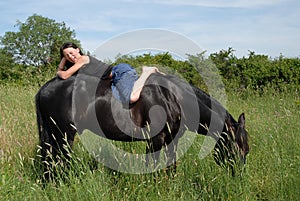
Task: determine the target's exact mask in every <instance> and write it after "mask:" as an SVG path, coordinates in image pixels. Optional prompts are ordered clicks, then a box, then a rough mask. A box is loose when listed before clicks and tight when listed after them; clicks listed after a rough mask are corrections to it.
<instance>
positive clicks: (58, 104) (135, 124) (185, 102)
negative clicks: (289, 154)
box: [35, 61, 249, 178]
mask: <svg viewBox="0 0 300 201" xmlns="http://www.w3.org/2000/svg"><path fill="white" fill-rule="evenodd" d="M95 62H96V61H95ZM95 62H94V64H93V65H95ZM92 63H93V62H92ZM96 63H97V62H96ZM93 65H92V64H91V65H87V66H86V67H84V68H83V67H82V68H81V69H80V70H79V72H78V73H77V74H76V75H73V76H72V77H70V78H68V79H66V80H63V79H60V78H59V77H54V78H53V79H51V80H49V81H48V82H46V83H45V84H44V85H43V86H42V87H41V88H40V89H39V91H38V92H37V94H36V96H35V102H36V115H37V124H38V131H39V139H40V147H41V157H42V161H43V165H44V174H45V177H47V178H49V177H50V176H51V171H49V169H50V168H49V166H50V162H51V160H54V161H58V160H60V158H65V160H69V159H70V158H69V157H70V155H69V151H70V150H69V149H71V148H72V145H73V142H74V138H75V135H76V133H78V134H81V133H83V131H84V130H89V131H92V132H93V133H95V134H96V135H99V136H100V137H103V138H106V139H109V140H114V141H123V142H134V141H146V142H147V146H146V153H147V154H148V155H147V160H146V163H149V158H148V156H150V157H151V158H153V159H154V161H155V162H156V161H158V159H159V157H160V156H159V155H160V152H161V150H162V149H163V148H166V149H165V150H166V155H167V162H166V164H167V165H166V166H167V167H168V168H169V167H171V166H172V167H174V169H176V160H177V159H176V150H177V146H178V140H179V139H180V138H182V137H183V136H184V135H185V133H186V131H187V130H190V131H192V132H195V133H197V134H202V135H207V136H210V137H211V138H212V139H215V142H216V143H215V146H214V151H215V152H214V153H215V154H214V158H215V160H216V162H217V164H219V165H220V164H224V163H225V162H226V161H228V160H232V161H235V162H241V163H245V161H246V155H247V154H248V152H249V146H248V133H247V131H246V129H245V115H244V113H242V114H241V115H240V116H239V118H238V121H236V120H235V119H234V118H233V117H232V115H231V114H230V113H229V112H228V111H227V110H226V109H225V108H224V107H223V106H222V105H221V104H220V103H219V102H218V101H217V100H216V99H214V98H213V97H211V96H210V95H209V94H208V93H206V92H204V91H203V90H201V89H199V88H198V87H195V86H193V85H191V84H188V83H186V82H184V81H183V80H181V79H179V78H178V77H176V76H174V75H165V74H161V73H154V74H152V75H151V76H150V77H149V78H148V79H147V81H146V83H145V86H144V87H143V90H142V92H141V95H140V98H139V100H138V101H137V102H135V103H133V104H129V105H128V104H123V103H120V102H119V101H118V100H117V99H116V98H115V97H114V95H113V93H112V90H111V80H110V79H106V78H104V79H102V78H103V77H105V76H103V75H104V74H107V72H109V71H110V70H111V69H110V68H109V67H105V68H102V69H100V68H98V71H97V72H96V71H94V72H92V73H90V72H88V70H87V69H96V68H95V67H93ZM99 65H100V64H98V66H99ZM99 69H100V70H99ZM95 75H97V76H95ZM98 75H101V76H100V79H99V76H98ZM60 156H62V157H60ZM155 165H156V164H154V166H155Z"/></svg>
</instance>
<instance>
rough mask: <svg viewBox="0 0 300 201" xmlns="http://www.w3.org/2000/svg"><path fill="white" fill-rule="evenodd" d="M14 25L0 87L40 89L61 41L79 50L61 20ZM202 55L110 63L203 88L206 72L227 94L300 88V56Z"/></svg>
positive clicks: (1, 60)
mask: <svg viewBox="0 0 300 201" xmlns="http://www.w3.org/2000/svg"><path fill="white" fill-rule="evenodd" d="M16 26H17V27H18V29H19V31H17V32H6V33H5V35H4V36H1V37H0V44H1V47H0V84H7V85H9V84H15V85H42V84H43V83H44V82H46V81H47V80H48V79H50V78H51V77H54V76H55V73H56V68H57V66H58V64H59V62H60V54H59V47H60V46H61V45H62V44H63V43H64V42H66V41H72V42H75V43H76V44H78V45H79V47H81V44H80V41H79V40H78V39H76V34H75V31H74V30H72V29H70V28H69V27H67V26H66V24H65V23H64V22H61V23H60V22H56V21H55V20H53V19H49V18H46V17H43V16H40V15H36V14H34V15H32V16H30V17H28V18H27V20H26V21H25V22H20V21H18V22H17V24H16ZM81 49H82V48H81ZM83 51H84V50H83ZM84 52H85V51H84ZM85 53H86V54H90V53H89V52H85ZM205 53H206V52H205V51H204V52H200V53H198V54H196V55H187V59H186V60H177V59H174V58H173V57H172V55H171V54H170V53H168V52H165V53H159V54H155V55H153V54H150V53H144V54H143V55H137V56H131V55H120V56H118V57H117V58H116V60H115V61H114V63H120V62H126V63H129V64H131V65H132V66H134V67H136V68H137V70H138V71H139V67H140V66H142V65H155V66H158V67H159V68H160V69H161V70H162V71H164V72H166V73H172V74H176V75H177V76H179V77H181V78H184V79H185V80H186V81H187V82H189V83H191V84H193V85H195V86H198V87H200V88H203V89H206V87H207V82H208V81H207V80H206V79H205V76H206V75H207V73H206V72H205V71H208V70H209V71H216V72H215V73H218V74H219V75H220V76H221V78H222V81H223V83H224V85H225V88H226V89H227V90H243V89H253V90H260V89H263V88H264V87H274V88H278V89H281V88H283V87H287V86H296V87H297V86H299V84H300V59H299V58H285V57H284V56H282V55H280V56H278V57H277V58H270V57H269V56H267V55H259V54H255V52H251V51H250V52H249V55H248V56H247V57H242V58H238V57H236V56H235V55H234V49H233V48H231V47H230V48H228V49H227V50H220V51H219V52H216V53H212V54H210V55H208V56H206V55H205ZM210 81H211V82H214V80H210Z"/></svg>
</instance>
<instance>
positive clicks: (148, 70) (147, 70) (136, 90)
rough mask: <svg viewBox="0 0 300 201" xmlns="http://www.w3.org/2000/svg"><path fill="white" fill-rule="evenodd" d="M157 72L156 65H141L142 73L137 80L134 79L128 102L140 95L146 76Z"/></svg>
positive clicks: (133, 100)
mask: <svg viewBox="0 0 300 201" xmlns="http://www.w3.org/2000/svg"><path fill="white" fill-rule="evenodd" d="M156 72H159V71H158V69H157V68H156V67H147V66H143V69H142V74H141V76H140V77H139V79H138V80H137V81H135V83H134V85H133V89H132V92H131V96H130V103H134V102H136V101H137V100H138V99H139V98H140V95H141V92H142V89H143V87H144V85H145V82H146V80H147V78H148V77H149V76H150V75H151V74H152V73H156Z"/></svg>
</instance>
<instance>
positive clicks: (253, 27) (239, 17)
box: [0, 0, 300, 58]
mask: <svg viewBox="0 0 300 201" xmlns="http://www.w3.org/2000/svg"><path fill="white" fill-rule="evenodd" d="M299 11H300V1H299V0H263V1H262V0H251V1H249V0H184V1H183V0H108V1H103V0H83V1H75V0H42V1H37V0H9V1H1V2H0V36H4V34H5V32H8V31H18V29H17V28H16V27H15V25H16V23H17V21H20V22H25V21H26V19H27V18H28V17H29V16H32V15H33V14H37V15H41V16H43V17H47V18H49V19H53V20H55V21H56V22H65V24H66V26H67V27H70V28H71V29H72V30H74V31H75V33H76V38H77V39H78V40H79V41H80V42H81V45H82V48H83V49H84V50H85V51H89V52H91V53H92V52H94V51H95V50H96V49H97V48H98V47H99V46H101V44H103V43H105V42H106V41H108V40H111V39H112V38H114V37H117V36H120V35H122V34H124V33H128V32H131V31H136V30H143V29H162V30H167V31H171V32H174V33H177V34H180V35H182V36H184V37H186V38H188V39H189V40H191V41H193V42H194V43H195V44H197V45H198V46H199V47H200V48H201V49H202V50H203V51H207V54H210V53H215V52H219V51H220V50H227V49H228V48H229V47H232V48H233V49H234V50H235V52H234V54H235V55H236V56H237V57H243V56H245V57H247V56H248V55H249V51H253V52H255V53H256V54H264V55H268V56H270V57H272V58H276V57H278V56H280V55H283V56H285V57H299V56H300V12H299ZM136 37H139V36H138V35H137V36H136ZM131 42H132V41H131ZM133 42H134V41H133ZM165 42H166V43H172V40H167V41H165ZM173 42H174V41H173ZM183 45H184V44H183Z"/></svg>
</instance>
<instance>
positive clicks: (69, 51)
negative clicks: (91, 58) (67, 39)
mask: <svg viewBox="0 0 300 201" xmlns="http://www.w3.org/2000/svg"><path fill="white" fill-rule="evenodd" d="M79 52H80V50H79V48H76V49H74V48H72V47H68V48H66V49H64V50H63V54H64V57H66V59H67V60H68V61H69V62H71V63H76V62H77V61H78V59H79V58H80V57H81V55H80V54H79Z"/></svg>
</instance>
